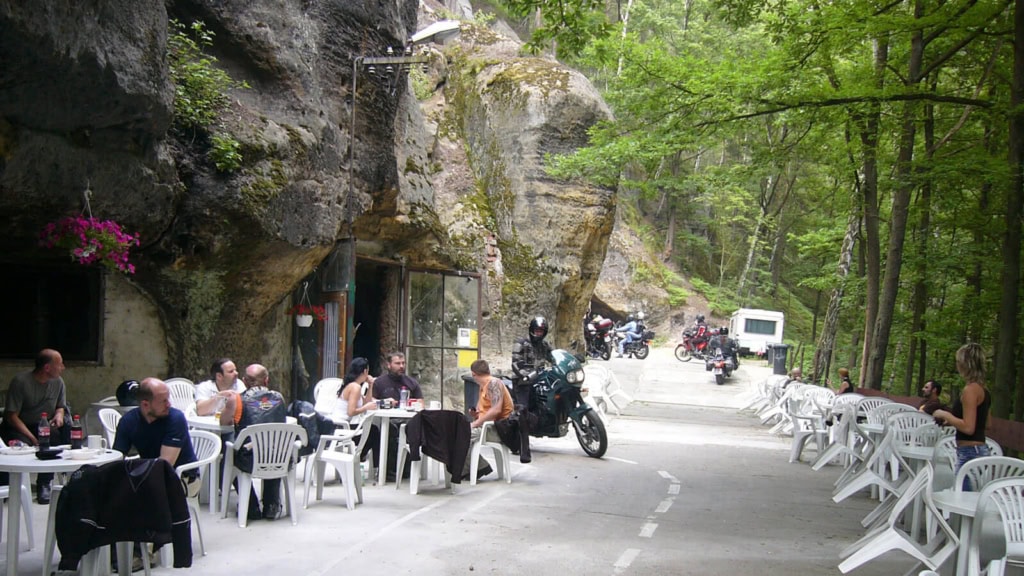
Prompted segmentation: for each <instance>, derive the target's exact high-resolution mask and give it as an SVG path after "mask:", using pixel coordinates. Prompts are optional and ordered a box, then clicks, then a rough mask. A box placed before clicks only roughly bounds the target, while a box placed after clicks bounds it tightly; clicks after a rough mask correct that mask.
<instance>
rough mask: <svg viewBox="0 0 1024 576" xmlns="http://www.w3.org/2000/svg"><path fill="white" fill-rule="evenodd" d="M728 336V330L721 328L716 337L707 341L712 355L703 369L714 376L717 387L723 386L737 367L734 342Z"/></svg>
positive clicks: (737, 360) (737, 359) (737, 361)
mask: <svg viewBox="0 0 1024 576" xmlns="http://www.w3.org/2000/svg"><path fill="white" fill-rule="evenodd" d="M728 334H729V330H728V329H727V328H722V329H721V330H720V331H719V334H718V335H716V336H715V337H714V338H712V339H710V340H709V341H708V344H709V348H710V349H711V350H712V354H711V355H710V356H709V357H708V359H707V360H706V361H705V364H704V369H705V370H707V371H708V372H711V373H712V374H713V375H714V376H715V383H716V384H718V385H719V386H721V385H722V384H725V379H726V378H728V377H729V376H731V375H732V373H733V371H734V370H736V368H738V367H739V358H738V357H737V355H736V350H737V346H736V342H735V341H734V340H732V339H731V338H729V336H728Z"/></svg>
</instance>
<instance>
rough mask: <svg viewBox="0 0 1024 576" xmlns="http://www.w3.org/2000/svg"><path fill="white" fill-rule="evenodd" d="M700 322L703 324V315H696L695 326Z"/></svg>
mask: <svg viewBox="0 0 1024 576" xmlns="http://www.w3.org/2000/svg"><path fill="white" fill-rule="evenodd" d="M702 322H704V315H703V314H697V324H700V323H702Z"/></svg>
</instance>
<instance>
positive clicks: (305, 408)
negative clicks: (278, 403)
mask: <svg viewBox="0 0 1024 576" xmlns="http://www.w3.org/2000/svg"><path fill="white" fill-rule="evenodd" d="M288 415H289V416H291V417H292V418H295V419H296V420H298V422H299V426H302V427H303V428H305V429H306V436H308V437H309V441H308V442H306V445H305V446H303V447H302V448H299V456H308V455H309V454H312V453H313V452H315V451H316V447H317V446H318V445H319V444H320V436H321V435H322V434H333V433H334V422H331V421H330V420H328V419H327V418H325V417H324V416H323V415H321V414H320V413H319V412H317V411H316V410H314V409H313V404H311V403H310V402H306V401H305V400H295V401H294V402H292V403H291V404H290V405H289V406H288Z"/></svg>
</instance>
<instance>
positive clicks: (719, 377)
mask: <svg viewBox="0 0 1024 576" xmlns="http://www.w3.org/2000/svg"><path fill="white" fill-rule="evenodd" d="M715 384H718V385H719V386H721V385H722V384H725V374H715Z"/></svg>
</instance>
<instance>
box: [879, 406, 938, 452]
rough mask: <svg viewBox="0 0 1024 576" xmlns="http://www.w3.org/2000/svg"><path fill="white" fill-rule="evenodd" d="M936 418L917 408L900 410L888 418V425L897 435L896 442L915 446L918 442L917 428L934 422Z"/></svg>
mask: <svg viewBox="0 0 1024 576" xmlns="http://www.w3.org/2000/svg"><path fill="white" fill-rule="evenodd" d="M934 423H935V419H934V418H932V417H931V416H929V415H928V414H925V413H924V412H918V411H917V410H911V411H906V410H899V411H896V412H894V413H892V414H889V417H888V418H887V419H886V424H885V425H886V426H887V427H888V429H889V430H890V431H891V432H892V433H893V434H894V435H895V436H896V442H898V443H902V444H905V445H908V446H913V445H915V443H916V442H917V429H918V428H920V427H921V426H924V425H927V424H932V425H934Z"/></svg>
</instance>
